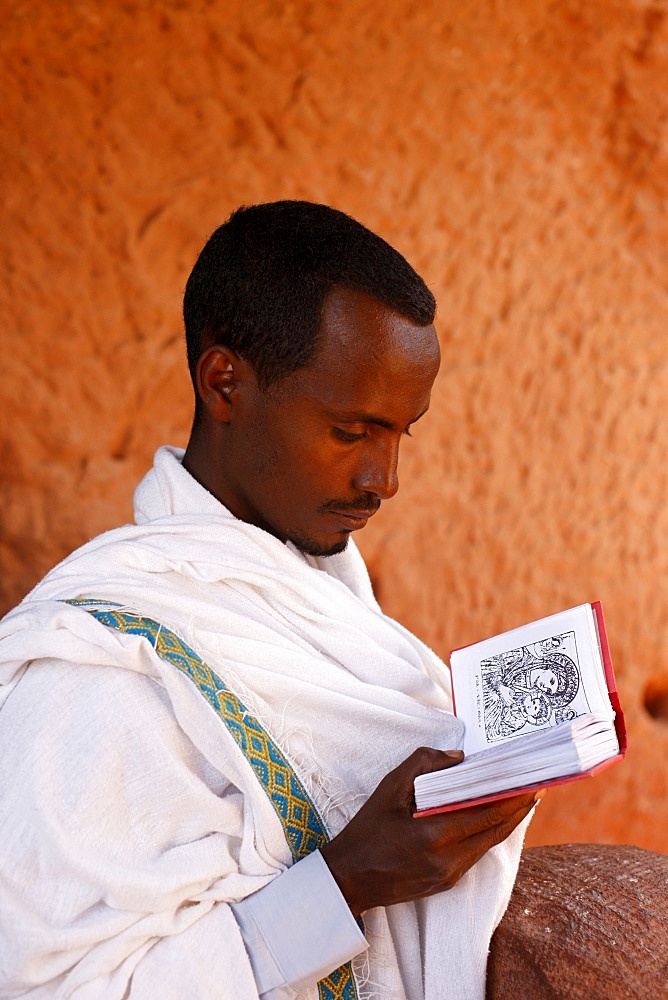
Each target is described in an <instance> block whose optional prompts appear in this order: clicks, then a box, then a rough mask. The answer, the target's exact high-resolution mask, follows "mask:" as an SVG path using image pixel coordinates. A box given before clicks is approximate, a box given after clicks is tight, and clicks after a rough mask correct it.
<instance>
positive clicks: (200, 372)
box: [197, 344, 248, 424]
mask: <svg viewBox="0 0 668 1000" xmlns="http://www.w3.org/2000/svg"><path fill="white" fill-rule="evenodd" d="M247 375H248V365H247V364H246V362H245V361H243V360H242V359H241V358H240V357H239V355H238V354H235V352H234V351H232V350H230V348H229V347H225V345H224V344H212V346H211V347H208V348H207V349H206V350H205V351H203V352H202V354H201V355H200V358H199V361H198V362H197V392H198V395H199V398H200V400H201V403H202V406H203V408H204V409H205V410H206V411H207V413H209V414H211V416H212V417H213V419H214V420H216V421H218V422H219V423H224V424H227V423H229V422H230V420H231V418H232V409H233V407H234V403H235V397H236V394H237V393H238V391H239V387H240V385H242V384H243V382H244V380H245V378H246V377H247Z"/></svg>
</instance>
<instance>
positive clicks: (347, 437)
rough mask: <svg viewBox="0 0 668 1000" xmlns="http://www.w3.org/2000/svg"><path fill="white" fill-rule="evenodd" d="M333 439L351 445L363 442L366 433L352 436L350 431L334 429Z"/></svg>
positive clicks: (340, 428)
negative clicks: (355, 442) (335, 438)
mask: <svg viewBox="0 0 668 1000" xmlns="http://www.w3.org/2000/svg"><path fill="white" fill-rule="evenodd" d="M334 437H337V438H338V439H339V441H346V442H347V443H348V444H352V443H353V442H354V441H362V440H364V438H365V437H366V431H361V433H358V434H354V433H353V432H352V431H344V430H343V428H342V427H335V428H334Z"/></svg>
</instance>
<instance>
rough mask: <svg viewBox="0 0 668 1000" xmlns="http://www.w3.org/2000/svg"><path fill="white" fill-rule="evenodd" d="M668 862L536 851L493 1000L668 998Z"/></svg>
mask: <svg viewBox="0 0 668 1000" xmlns="http://www.w3.org/2000/svg"><path fill="white" fill-rule="evenodd" d="M667 946H668V857H665V856H664V855H662V854H656V853H654V852H653V851H643V850H640V849H639V848H637V847H615V846H602V845H599V844H562V845H559V846H557V847H537V848H534V849H533V850H530V851H527V852H526V853H525V855H524V857H523V859H522V861H521V862H520V870H519V873H518V878H517V883H516V885H515V889H514V891H513V895H512V897H511V900H510V904H509V906H508V909H507V911H506V913H505V916H504V918H503V920H502V921H501V923H500V924H499V926H498V928H497V930H496V933H495V935H494V938H493V939H492V947H491V952H490V958H489V965H488V974H487V1000H511V998H512V1000H514V998H515V997H518V996H523V997H531V1000H640V998H647V1000H650V998H651V1000H660V998H661V997H668V948H667Z"/></svg>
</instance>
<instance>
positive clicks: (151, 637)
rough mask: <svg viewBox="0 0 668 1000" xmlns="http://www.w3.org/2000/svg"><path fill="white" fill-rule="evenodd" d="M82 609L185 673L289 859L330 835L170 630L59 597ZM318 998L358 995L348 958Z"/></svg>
mask: <svg viewBox="0 0 668 1000" xmlns="http://www.w3.org/2000/svg"><path fill="white" fill-rule="evenodd" d="M64 603H65V604H71V605H74V606H75V607H79V608H82V610H84V611H87V612H88V613H89V614H91V615H92V616H93V617H94V618H96V619H97V620H98V621H99V622H101V623H102V624H103V625H106V626H107V627H108V628H113V629H116V630H117V631H119V632H124V633H126V634H129V635H137V636H142V637H143V638H145V639H148V641H149V642H150V643H151V646H152V647H153V648H154V650H155V651H156V653H157V654H158V656H159V657H160V658H161V659H163V660H165V661H166V662H167V663H171V664H172V665H173V666H175V667H176V668H177V670H180V671H181V673H183V674H186V676H188V677H189V678H190V680H191V681H192V682H193V683H194V684H195V686H196V687H197V689H198V690H199V691H200V693H201V694H202V695H203V696H204V697H205V698H206V700H207V701H208V702H209V704H210V705H211V706H212V707H213V708H214V709H215V711H216V712H217V714H218V716H219V718H220V719H221V720H222V721H223V722H224V724H225V725H226V726H227V729H228V731H229V732H230V733H231V735H232V737H233V738H234V740H235V742H236V743H237V745H238V746H239V749H240V750H241V751H242V753H243V754H244V756H245V757H246V759H247V760H248V762H249V764H250V765H251V767H252V768H253V771H254V772H255V775H256V777H257V779H258V781H259V782H260V784H261V785H262V787H263V788H264V790H265V792H266V793H267V795H268V796H269V799H270V801H271V803H272V805H273V807H274V809H275V811H276V813H277V815H278V817H279V819H280V821H281V823H282V825H283V831H284V833H285V837H286V840H287V842H288V845H289V847H290V851H291V853H292V859H293V861H299V860H300V858H305V857H306V856H307V855H308V854H310V853H311V852H312V851H315V850H317V848H319V847H321V846H322V845H323V844H326V843H327V841H328V840H329V837H328V834H327V830H326V828H325V824H324V823H323V821H322V819H321V817H320V814H319V813H318V810H317V809H316V807H315V805H314V803H313V802H312V801H311V799H310V797H309V795H308V792H307V791H306V789H305V787H304V785H303V784H302V782H301V781H300V779H299V778H298V776H297V775H296V773H295V772H294V771H293V769H292V766H291V765H290V763H289V762H288V760H287V759H286V757H285V756H284V755H283V753H282V752H281V750H280V749H279V748H278V746H277V745H276V744H275V743H274V742H273V740H272V739H271V737H270V736H269V734H268V733H267V732H265V730H264V729H263V728H262V726H261V725H260V723H259V722H258V721H257V719H255V718H254V717H253V716H252V715H250V714H249V713H248V711H247V709H246V708H245V706H244V705H243V703H242V702H241V701H240V700H239V698H237V696H236V695H235V694H234V692H233V691H230V690H229V688H227V687H226V686H225V684H223V682H222V681H221V679H220V678H219V677H218V676H217V675H216V674H215V673H214V672H213V671H212V670H211V669H210V668H209V667H208V666H207V665H206V663H204V661H203V660H201V659H200V657H199V656H198V655H197V653H196V652H195V651H194V649H191V647H190V646H188V645H187V643H185V642H184V641H183V640H182V639H180V638H179V637H178V636H177V635H176V634H175V633H174V632H171V631H170V630H169V629H167V628H165V627H164V626H162V625H161V624H160V623H159V622H157V621H155V620H154V619H153V618H146V617H145V616H143V615H138V614H134V613H131V612H128V611H125V610H121V605H118V604H115V603H114V602H112V601H98V600H94V599H93V598H75V599H73V600H68V601H65V602H64ZM318 994H319V997H320V1000H357V997H358V993H357V986H356V984H355V978H354V976H353V972H352V968H351V965H350V963H349V962H348V963H346V964H345V965H342V966H341V967H340V968H339V969H336V970H335V971H334V972H332V973H331V974H330V975H329V976H327V977H326V978H325V979H322V980H321V981H320V982H319V983H318Z"/></svg>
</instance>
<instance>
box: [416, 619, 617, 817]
mask: <svg viewBox="0 0 668 1000" xmlns="http://www.w3.org/2000/svg"><path fill="white" fill-rule="evenodd" d="M591 608H592V610H593V612H594V616H595V620H596V626H597V632H598V639H599V644H600V649H601V655H602V660H603V668H604V671H605V681H606V686H607V689H608V696H609V698H610V704H611V705H612V708H613V710H614V712H615V720H614V726H615V732H616V734H617V740H618V742H619V753H618V754H616V755H615V756H614V757H609V758H608V759H607V760H605V761H603V763H601V764H598V765H597V766H596V767H592V768H589V769H588V770H585V771H578V772H577V773H576V774H567V775H562V776H560V777H557V778H551V779H549V780H548V781H540V782H536V783H533V784H524V785H521V786H519V787H514V788H508V789H505V790H504V791H501V792H493V793H491V794H489V795H484V796H482V797H479V798H470V799H464V800H460V801H457V802H451V803H448V804H447V805H442V806H436V807H434V808H433V809H421V810H419V811H418V812H416V813H415V816H416V817H422V816H434V815H437V814H438V813H444V812H452V811H454V810H456V809H467V808H469V807H471V806H476V805H480V804H481V803H483V802H494V801H498V800H499V799H507V798H512V796H514V795H521V794H523V793H525V792H530V791H538V789H540V788H548V787H552V786H556V785H563V784H566V783H567V782H570V781H577V780H578V779H580V778H587V777H591V776H592V775H594V774H598V773H599V771H603V770H605V769H606V768H607V767H610V765H611V764H614V763H615V762H616V761H618V760H621V759H622V758H623V757H624V755H625V754H626V749H627V735H626V725H625V722H624V713H623V712H622V707H621V704H620V701H619V694H618V692H617V684H616V681H615V673H614V669H613V666H612V657H611V655H610V645H609V642H608V634H607V630H606V627H605V619H604V617H603V608H602V606H601V602H600V601H595V602H593V603H592V604H591ZM474 645H475V644H474ZM459 648H462V649H464V648H467V647H459ZM453 652H456V650H453ZM450 655H452V653H451V654H450ZM453 704H454V688H453ZM454 707H455V714H457V709H456V704H454ZM455 766H456V765H455Z"/></svg>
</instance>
